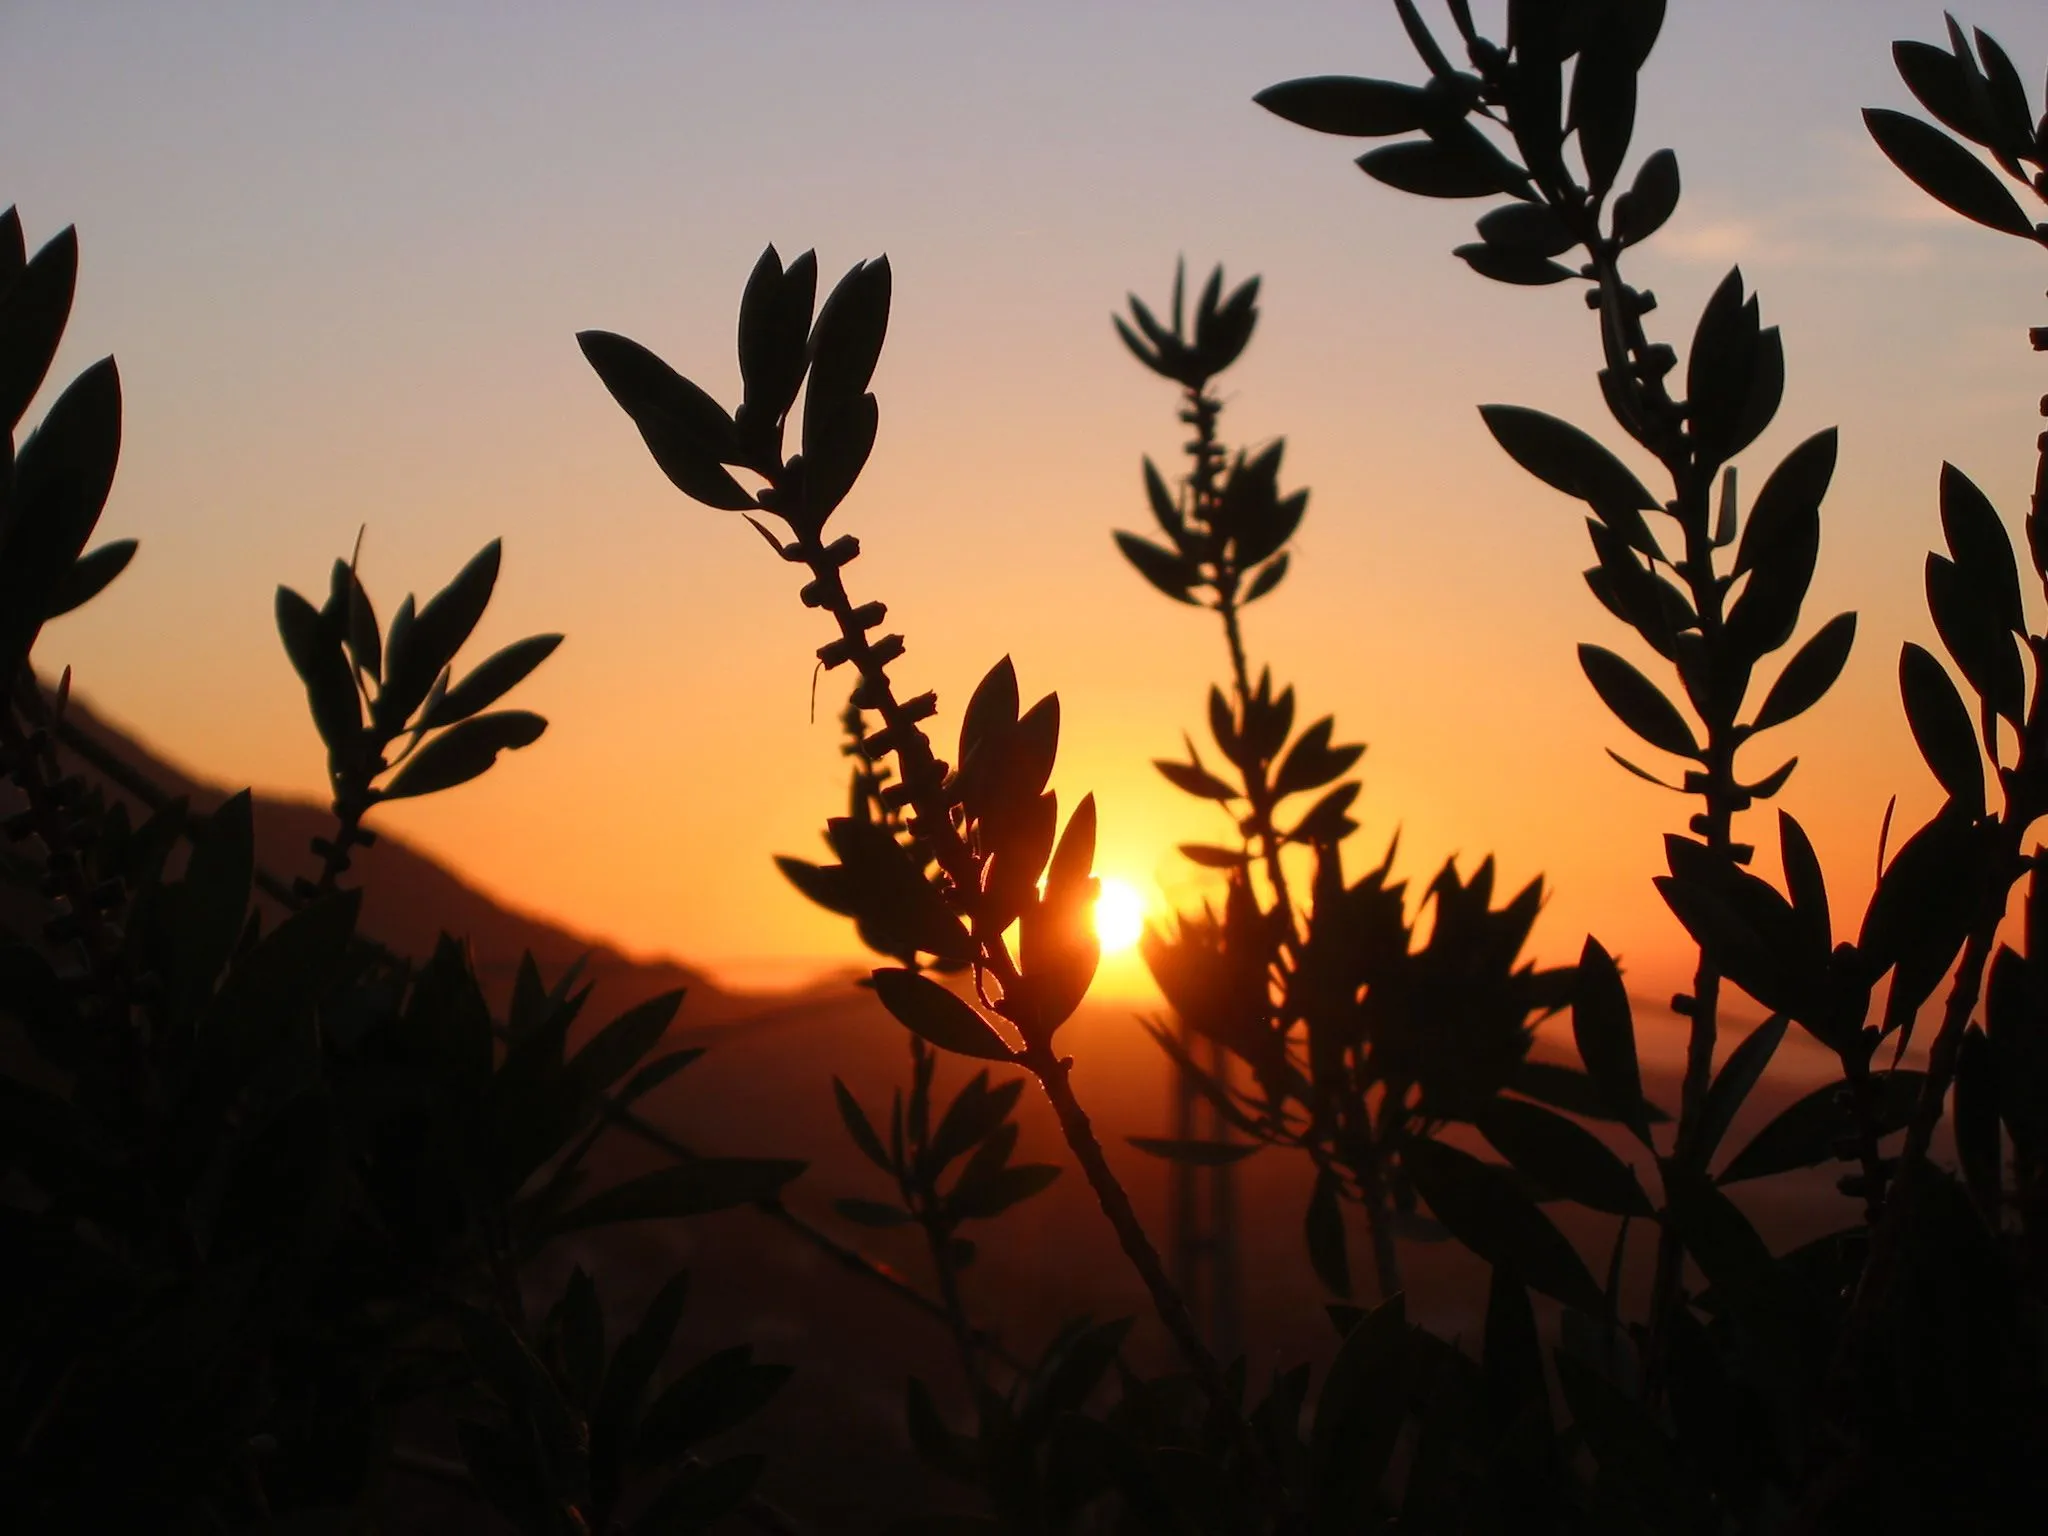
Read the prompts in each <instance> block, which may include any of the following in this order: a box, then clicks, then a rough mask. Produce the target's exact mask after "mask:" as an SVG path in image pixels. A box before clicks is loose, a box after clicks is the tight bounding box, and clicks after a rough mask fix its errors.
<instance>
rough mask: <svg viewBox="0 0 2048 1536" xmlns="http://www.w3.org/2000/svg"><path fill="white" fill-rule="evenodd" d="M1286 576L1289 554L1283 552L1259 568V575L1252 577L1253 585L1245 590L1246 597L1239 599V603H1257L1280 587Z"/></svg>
mask: <svg viewBox="0 0 2048 1536" xmlns="http://www.w3.org/2000/svg"><path fill="white" fill-rule="evenodd" d="M1286 574H1287V552H1286V551H1285V550H1282V551H1281V552H1280V554H1278V555H1277V556H1275V557H1274V558H1273V559H1271V560H1269V561H1267V562H1266V563H1265V564H1264V565H1262V566H1260V567H1259V570H1258V574H1257V575H1255V576H1253V577H1252V580H1251V585H1250V586H1248V587H1246V588H1245V589H1244V596H1243V597H1241V598H1239V599H1238V602H1239V603H1241V604H1242V603H1256V602H1257V601H1258V600H1259V599H1260V598H1262V597H1264V596H1265V595H1266V594H1267V593H1268V592H1270V591H1272V590H1273V589H1274V588H1275V587H1277V586H1279V585H1280V581H1281V578H1283V577H1284V576H1286Z"/></svg>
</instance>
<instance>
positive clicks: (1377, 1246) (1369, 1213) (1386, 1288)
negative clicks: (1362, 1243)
mask: <svg viewBox="0 0 2048 1536" xmlns="http://www.w3.org/2000/svg"><path fill="white" fill-rule="evenodd" d="M1351 1171H1352V1174H1353V1176H1354V1177H1356V1178H1357V1180H1358V1187H1359V1192H1360V1194H1361V1195H1363V1197H1364V1199H1363V1200H1362V1202H1361V1203H1362V1204H1363V1206H1364V1208H1365V1220H1366V1227H1367V1230H1368V1231H1369V1232H1370V1234H1371V1236H1372V1267H1373V1281H1374V1283H1375V1284H1377V1285H1378V1286H1379V1291H1380V1300H1381V1301H1382V1302H1385V1301H1387V1300H1389V1299H1390V1298H1391V1297H1392V1296H1393V1295H1394V1294H1395V1293H1396V1292H1397V1291H1399V1290H1400V1289H1401V1251H1400V1249H1399V1248H1398V1247H1397V1246H1396V1245H1395V1243H1394V1232H1393V1229H1392V1228H1391V1227H1390V1226H1388V1224H1387V1223H1388V1219H1389V1216H1390V1211H1389V1208H1388V1202H1387V1192H1386V1186H1385V1185H1384V1184H1383V1183H1382V1182H1381V1181H1380V1170H1379V1162H1378V1159H1377V1158H1376V1157H1366V1158H1363V1159H1361V1160H1360V1161H1359V1162H1358V1163H1356V1164H1355V1165H1354V1166H1353V1167H1352V1170H1351Z"/></svg>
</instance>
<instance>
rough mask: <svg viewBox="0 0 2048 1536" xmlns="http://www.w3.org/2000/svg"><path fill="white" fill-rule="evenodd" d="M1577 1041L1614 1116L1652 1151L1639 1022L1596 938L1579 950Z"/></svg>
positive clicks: (1618, 975) (1575, 1008) (1575, 999)
mask: <svg viewBox="0 0 2048 1536" xmlns="http://www.w3.org/2000/svg"><path fill="white" fill-rule="evenodd" d="M1572 1038H1573V1039H1574V1040H1575V1041H1576V1042H1577V1044H1578V1047H1579V1059H1580V1060H1581V1061H1583V1062H1585V1064H1586V1072H1587V1074H1588V1075H1589V1076H1590V1077H1591V1078H1592V1079H1593V1081H1594V1083H1595V1084H1597V1085H1598V1087H1599V1089H1600V1093H1601V1097H1602V1099H1603V1100H1604V1102H1605V1104H1606V1107H1607V1113H1608V1115H1609V1116H1610V1117H1611V1118H1613V1119H1617V1120H1619V1121H1621V1123H1622V1124H1624V1125H1626V1126H1627V1127H1628V1128H1629V1129H1630V1130H1632V1131H1634V1132H1635V1136H1636V1140H1638V1141H1640V1142H1641V1143H1642V1144H1643V1145H1644V1146H1649V1145H1650V1132H1649V1129H1648V1124H1647V1122H1646V1121H1645V1119H1644V1118H1643V1115H1642V1111H1641V1109H1640V1108H1639V1106H1640V1105H1641V1104H1642V1102H1643V1078H1642V1072H1641V1070H1640V1068H1639V1067H1638V1066H1637V1064H1636V1031H1635V1021H1634V1019H1633V1018H1632V1017H1631V1015H1630V1012H1629V1004H1628V992H1627V990H1626V989H1625V988H1624V987H1623V986H1622V983H1621V970H1620V967H1618V966H1617V965H1615V963H1614V957H1613V956H1612V955H1610V954H1608V953H1607V951H1606V949H1604V948H1603V947H1602V946H1601V944H1600V941H1599V940H1598V939H1595V938H1592V937H1590V936H1589V937H1588V938H1587V939H1586V942H1585V944H1584V946H1583V947H1582V948H1581V949H1580V951H1579V968H1578V977H1577V981H1576V983H1575V985H1574V990H1573V994H1572ZM1523 1091H1524V1092H1528V1091H1529V1090H1528V1089H1527V1088H1524V1089H1523ZM1566 1107H1567V1108H1569V1107H1570V1106H1566Z"/></svg>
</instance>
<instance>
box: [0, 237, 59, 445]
mask: <svg viewBox="0 0 2048 1536" xmlns="http://www.w3.org/2000/svg"><path fill="white" fill-rule="evenodd" d="M77 286H78V232H77V231H76V230H75V229H71V228H68V227H67V228H65V229H62V230H60V231H58V233H57V234H56V235H55V236H54V237H53V238H52V239H51V240H50V241H49V243H48V244H46V245H44V247H43V248H42V249H41V250H39V251H37V252H36V254H35V257H34V259H33V260H31V261H30V262H29V263H28V265H27V266H26V267H24V268H23V269H22V270H21V272H20V274H19V275H18V276H14V280H13V282H12V283H8V282H6V281H5V280H4V279H0V429H4V430H5V431H6V432H7V433H9V434H12V433H13V431H14V429H15V428H16V427H17V426H19V425H20V424H21V418H22V416H23V415H24V414H25V413H26V412H27V410H28V408H29V403H30V402H31V401H33V400H34V399H35V397H36V391H37V390H39V389H41V388H42V387H43V379H44V378H45V376H47V375H48V373H49V371H50V363H51V360H52V359H54V358H55V357H56V355H57V344H58V342H59V341H61V340H62V339H63V336H64V325H65V322H66V321H67V320H69V319H70V317H71V299H72V295H73V293H74V292H75V291H76V289H77Z"/></svg>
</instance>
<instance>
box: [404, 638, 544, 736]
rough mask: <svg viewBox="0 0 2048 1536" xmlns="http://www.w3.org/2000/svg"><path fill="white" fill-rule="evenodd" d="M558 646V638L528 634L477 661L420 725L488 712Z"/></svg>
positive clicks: (441, 723)
mask: <svg viewBox="0 0 2048 1536" xmlns="http://www.w3.org/2000/svg"><path fill="white" fill-rule="evenodd" d="M561 643H562V637H561V636H560V635H531V636H529V637H528V638H526V639H524V640H516V641H514V642H513V643H512V644H510V645H508V646H506V647H505V648H504V649H503V650H501V651H498V652H496V653H494V654H493V655H491V656H490V657H488V658H486V659H485V660H484V661H482V662H479V663H478V664H477V665H476V667H475V668H474V669H472V670H471V672H470V674H469V675H468V676H467V677H465V678H463V680H462V681H461V682H459V683H457V684H456V685H455V686H454V687H452V688H450V689H449V690H448V691H447V692H446V693H444V694H442V695H441V697H440V698H439V699H438V700H437V701H436V702H435V704H434V707H433V708H432V709H431V710H429V711H427V712H426V713H425V714H423V715H422V716H421V717H420V724H421V725H423V726H425V727H426V728H427V729H429V730H431V729H433V728H435V727H436V726H443V725H453V724H454V723H455V722H456V721H458V720H467V719H468V718H469V717H470V716H471V715H473V714H475V713H476V712H477V711H478V710H480V709H488V708H489V707H490V706H491V705H493V704H495V703H497V702H498V700H499V699H501V698H503V697H504V696H505V695H506V694H507V693H509V692H511V691H512V689H513V688H515V687H516V686H518V684H519V683H520V682H521V681H523V680H524V679H525V678H526V676H527V674H528V673H530V672H532V671H533V669H534V668H535V667H537V666H539V665H540V664H541V663H542V662H544V661H546V660H547V659H548V657H550V656H552V655H553V654H554V653H555V647H556V646H558V645H560V644H561Z"/></svg>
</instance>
